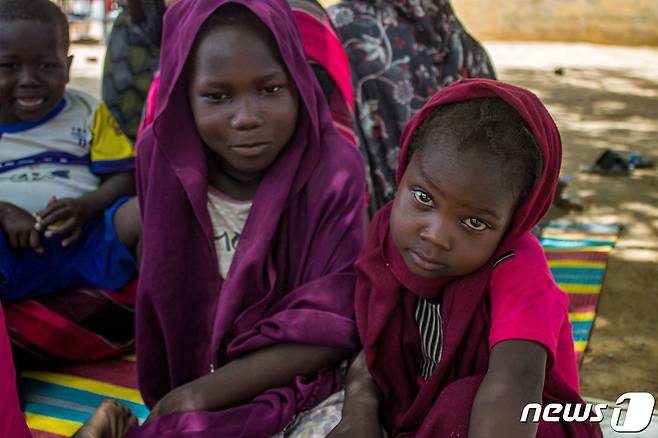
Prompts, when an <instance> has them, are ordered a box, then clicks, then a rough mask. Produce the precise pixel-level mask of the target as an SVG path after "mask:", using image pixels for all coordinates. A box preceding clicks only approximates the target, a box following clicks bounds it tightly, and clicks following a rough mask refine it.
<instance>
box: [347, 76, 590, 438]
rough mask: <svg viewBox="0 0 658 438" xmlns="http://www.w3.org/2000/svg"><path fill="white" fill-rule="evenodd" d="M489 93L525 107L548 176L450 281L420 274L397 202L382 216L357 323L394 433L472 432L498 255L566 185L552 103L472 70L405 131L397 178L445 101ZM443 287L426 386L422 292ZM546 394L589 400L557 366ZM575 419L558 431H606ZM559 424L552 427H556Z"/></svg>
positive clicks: (369, 252)
mask: <svg viewBox="0 0 658 438" xmlns="http://www.w3.org/2000/svg"><path fill="white" fill-rule="evenodd" d="M484 97H499V98H501V99H503V100H504V101H505V102H507V103H508V104H509V105H511V106H512V107H513V108H514V109H516V111H518V113H519V114H520V115H521V116H522V117H523V118H524V119H525V121H526V122H527V123H528V125H529V126H530V129H531V130H532V133H533V135H534V137H535V139H536V141H537V143H538V144H539V147H540V149H541V153H542V156H543V170H542V176H541V179H540V181H539V182H538V183H537V184H536V186H535V187H534V189H533V191H532V193H531V194H530V195H529V196H528V198H527V199H526V200H525V202H524V203H523V204H522V205H521V207H520V208H519V209H518V210H517V211H516V213H515V215H514V218H513V221H512V224H511V226H510V229H509V231H508V232H507V234H506V235H505V237H504V238H503V240H502V242H501V244H500V245H499V247H498V249H497V250H496V252H495V253H494V255H493V256H492V258H491V259H490V262H488V263H486V264H485V265H484V266H482V267H481V268H480V269H479V270H478V271H476V272H474V273H472V274H470V275H466V276H463V277H459V278H456V279H451V280H448V281H446V280H445V279H438V280H427V279H423V278H421V277H418V276H416V275H414V274H413V273H411V272H410V271H409V270H408V269H407V267H406V265H405V263H404V261H403V259H402V256H401V255H400V253H399V251H398V249H397V247H396V246H395V243H394V242H393V239H392V236H391V235H390V232H389V220H390V212H391V207H392V203H389V204H388V205H386V206H385V207H384V208H382V210H380V211H379V212H378V213H377V215H375V217H374V218H373V223H372V225H371V229H370V235H369V238H368V241H367V243H366V247H365V249H364V251H363V253H362V256H361V257H360V259H359V261H358V262H357V286H356V318H357V326H358V329H359V335H360V337H361V341H362V343H363V346H364V349H365V352H366V362H367V365H368V369H369V370H370V373H371V374H372V376H373V379H374V380H375V382H376V383H377V385H378V386H379V388H380V390H381V392H382V395H383V404H384V406H383V409H384V412H386V415H384V416H383V419H384V421H385V422H386V424H385V427H386V428H387V430H388V431H389V432H390V433H391V434H392V436H396V437H397V436H406V435H409V436H440V437H443V436H453V435H452V434H453V433H454V434H464V436H466V433H467V432H468V421H469V416H470V411H471V407H472V404H473V399H474V397H475V394H476V392H477V389H478V387H479V384H480V382H481V380H482V378H483V376H484V373H486V371H487V365H488V359H489V349H488V332H489V326H490V316H489V309H488V304H487V300H486V295H487V287H488V284H489V279H490V276H491V273H492V269H493V262H494V261H495V260H496V259H498V258H499V257H500V256H501V255H503V254H505V253H506V252H508V251H510V250H513V249H514V246H515V243H516V242H518V241H519V239H520V238H521V237H522V236H524V235H525V234H526V233H529V232H530V230H531V229H532V227H534V226H535V225H536V224H537V223H538V222H539V220H540V219H541V218H542V217H543V216H544V214H545V213H546V212H547V211H548V209H549V207H550V205H551V202H552V200H553V197H554V193H555V189H556V186H557V181H558V174H559V171H560V161H561V149H562V147H561V143H560V135H559V133H558V130H557V127H556V126H555V123H554V122H553V119H552V118H551V116H550V115H549V113H548V111H547V110H546V108H545V107H544V106H543V105H542V103H541V102H540V101H539V99H538V98H537V97H536V96H535V95H534V94H532V93H530V92H529V91H527V90H523V89H521V88H518V87H515V86H512V85H508V84H504V83H501V82H497V81H493V80H489V79H467V80H463V81H460V82H457V83H455V84H453V85H450V86H448V87H446V88H444V89H443V90H441V91H440V92H439V93H438V94H436V95H435V96H434V97H433V98H432V99H430V100H429V101H428V102H427V104H426V105H425V106H424V107H423V109H422V110H421V111H420V112H418V114H417V115H416V116H415V117H414V118H413V119H412V120H411V121H410V122H409V124H408V125H407V127H406V129H405V130H404V132H403V135H402V147H401V150H400V165H399V167H398V175H397V177H398V182H399V181H400V179H401V177H402V174H403V173H404V169H405V167H406V164H407V163H405V162H404V159H405V157H406V155H407V153H406V152H407V150H408V148H409V144H410V142H411V138H412V134H413V133H414V131H416V129H418V128H419V126H420V125H421V124H422V123H423V121H424V120H425V119H426V118H427V117H428V116H429V115H430V114H431V113H432V112H433V111H434V110H435V109H436V108H437V107H439V106H441V105H446V104H449V103H454V102H460V101H465V100H470V99H477V98H484ZM446 283H447V284H446ZM438 294H441V295H442V304H441V308H442V314H443V333H444V340H443V342H444V343H443V350H442V356H441V361H440V362H439V364H438V365H437V367H436V369H435V370H434V372H433V373H432V375H431V377H430V378H429V380H428V381H427V383H426V384H425V385H424V386H423V387H422V388H419V385H418V383H417V379H418V375H419V368H418V364H419V363H420V357H421V352H420V339H419V332H418V326H417V323H416V321H415V320H414V317H413V311H414V308H415V304H416V301H417V299H418V296H424V297H432V296H436V295H438ZM544 400H545V401H548V400H550V401H562V402H566V401H572V402H579V401H581V400H580V397H579V396H578V394H577V393H575V392H574V391H573V390H572V389H570V388H569V386H568V385H566V384H565V383H564V382H563V381H561V380H560V378H559V377H557V376H556V375H554V374H553V373H550V372H549V374H548V375H547V379H546V383H545V390H544ZM555 427H557V428H561V427H563V426H562V425H559V424H557V425H556V424H555V423H552V424H541V425H540V435H538V436H542V435H541V433H544V432H548V428H555ZM569 427H571V426H569ZM573 429H574V430H572V431H570V432H569V433H567V432H566V431H565V433H560V432H559V431H558V432H557V435H555V436H597V435H595V432H594V430H595V429H597V430H598V428H593V427H591V426H590V425H587V426H583V425H576V426H575V427H573ZM555 432H556V430H555V429H552V430H551V431H550V432H549V433H555ZM454 436H461V435H454ZM544 436H553V435H544Z"/></svg>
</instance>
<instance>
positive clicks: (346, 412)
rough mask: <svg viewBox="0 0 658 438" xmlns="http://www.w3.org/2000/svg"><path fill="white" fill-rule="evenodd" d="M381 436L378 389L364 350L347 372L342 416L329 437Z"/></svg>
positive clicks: (374, 437)
mask: <svg viewBox="0 0 658 438" xmlns="http://www.w3.org/2000/svg"><path fill="white" fill-rule="evenodd" d="M381 436H382V426H381V423H380V421H379V388H378V387H377V385H376V384H375V382H374V381H373V380H372V376H371V375H370V371H368V367H367V365H366V354H365V351H363V350H361V352H360V353H359V354H358V355H357V356H356V357H355V358H354V361H353V362H352V364H351V365H350V368H349V370H348V372H347V382H346V385H345V402H344V403H343V416H342V418H341V420H340V423H339V424H338V425H337V426H336V427H335V428H334V430H332V431H331V433H330V434H329V435H328V436H327V438H339V437H373V438H376V437H381Z"/></svg>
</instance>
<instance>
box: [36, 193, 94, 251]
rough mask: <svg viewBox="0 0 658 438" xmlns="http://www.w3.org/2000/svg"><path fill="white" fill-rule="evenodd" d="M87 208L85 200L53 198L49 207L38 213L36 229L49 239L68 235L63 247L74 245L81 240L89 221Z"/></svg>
mask: <svg viewBox="0 0 658 438" xmlns="http://www.w3.org/2000/svg"><path fill="white" fill-rule="evenodd" d="M87 207H88V206H87V203H86V202H85V200H84V198H62V199H57V198H55V197H54V196H53V197H52V198H50V201H48V206H47V207H46V208H44V209H43V210H39V211H38V212H37V214H36V216H37V222H36V224H35V226H34V228H35V229H36V230H37V231H39V232H43V233H44V237H46V238H47V239H49V238H51V237H54V236H60V235H62V236H63V235H68V237H67V238H66V239H64V240H62V246H69V245H72V244H73V243H75V242H76V241H77V240H78V239H79V238H80V235H81V234H82V226H83V225H84V224H85V222H87V220H88V219H89V215H88V210H89V209H88V208H87Z"/></svg>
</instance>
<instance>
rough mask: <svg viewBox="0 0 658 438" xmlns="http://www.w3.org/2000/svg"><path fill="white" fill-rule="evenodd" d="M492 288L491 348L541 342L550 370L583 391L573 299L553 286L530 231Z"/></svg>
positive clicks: (498, 271)
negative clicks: (572, 317)
mask: <svg viewBox="0 0 658 438" xmlns="http://www.w3.org/2000/svg"><path fill="white" fill-rule="evenodd" d="M489 292H490V298H491V332H490V334H489V346H490V348H493V347H494V345H496V344H497V343H498V342H501V341H505V340H511V339H525V340H529V341H534V342H537V343H539V344H542V345H543V346H544V347H546V350H547V352H548V363H547V365H546V372H549V371H551V370H554V371H555V372H556V373H557V374H558V375H559V376H560V377H562V378H563V379H564V380H565V382H566V383H567V384H568V385H569V386H570V387H571V388H572V389H574V390H575V391H576V392H580V391H579V383H578V367H577V363H576V353H575V350H574V343H573V334H572V328H571V323H570V322H569V314H568V308H569V298H568V297H567V294H566V293H564V292H563V291H561V290H560V289H559V288H558V287H557V285H556V284H555V281H554V280H553V277H552V276H551V273H550V270H549V268H548V262H547V261H546V256H545V255H544V251H543V249H542V248H541V246H540V245H539V242H538V241H537V239H535V238H534V237H533V236H531V235H529V234H528V235H526V236H524V237H522V238H521V239H520V240H519V242H518V244H517V245H515V247H514V257H512V258H511V259H509V260H505V261H504V262H502V263H501V264H500V265H498V266H497V267H496V268H495V269H494V270H493V274H492V276H491V281H490V287H489Z"/></svg>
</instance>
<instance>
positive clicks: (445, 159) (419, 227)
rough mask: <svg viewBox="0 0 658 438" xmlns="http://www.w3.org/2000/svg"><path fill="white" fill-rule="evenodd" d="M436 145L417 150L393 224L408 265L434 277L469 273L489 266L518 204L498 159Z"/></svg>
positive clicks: (395, 206) (398, 198)
mask: <svg viewBox="0 0 658 438" xmlns="http://www.w3.org/2000/svg"><path fill="white" fill-rule="evenodd" d="M433 149H434V150H433ZM436 149H437V148H436V147H433V146H432V145H427V146H426V147H425V148H424V150H421V151H419V152H416V153H414V154H413V156H412V159H411V162H410V163H409V165H408V167H407V169H406V171H405V173H404V176H403V177H402V181H401V182H400V186H399V188H398V190H397V193H396V195H395V200H394V204H393V210H392V212H391V223H390V227H391V233H392V236H393V239H394V241H395V244H396V246H397V247H398V249H399V250H400V253H401V254H402V257H403V259H404V261H405V263H406V265H407V267H408V268H409V270H410V271H411V272H413V273H414V274H416V275H419V276H421V277H424V278H429V279H435V278H439V277H447V276H450V277H452V276H461V275H466V274H469V273H471V272H473V271H476V270H477V269H478V268H480V267H481V266H482V265H484V263H486V262H487V261H488V260H489V258H491V256H492V255H493V253H494V251H495V250H496V248H497V247H498V244H499V243H500V241H501V240H502V238H503V236H504V235H505V233H506V231H507V228H508V226H509V224H510V222H511V220H512V216H513V214H514V207H515V203H516V195H515V194H514V190H513V189H511V187H512V185H511V184H510V181H507V180H506V178H505V176H504V175H503V172H501V170H500V167H501V164H500V162H499V160H496V159H493V160H492V159H488V158H489V156H488V155H486V154H485V155H483V154H481V153H478V152H477V151H475V150H467V151H457V150H456V148H455V147H451V146H448V147H442V148H441V149H440V150H438V151H437V150H436ZM427 150H429V152H427Z"/></svg>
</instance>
